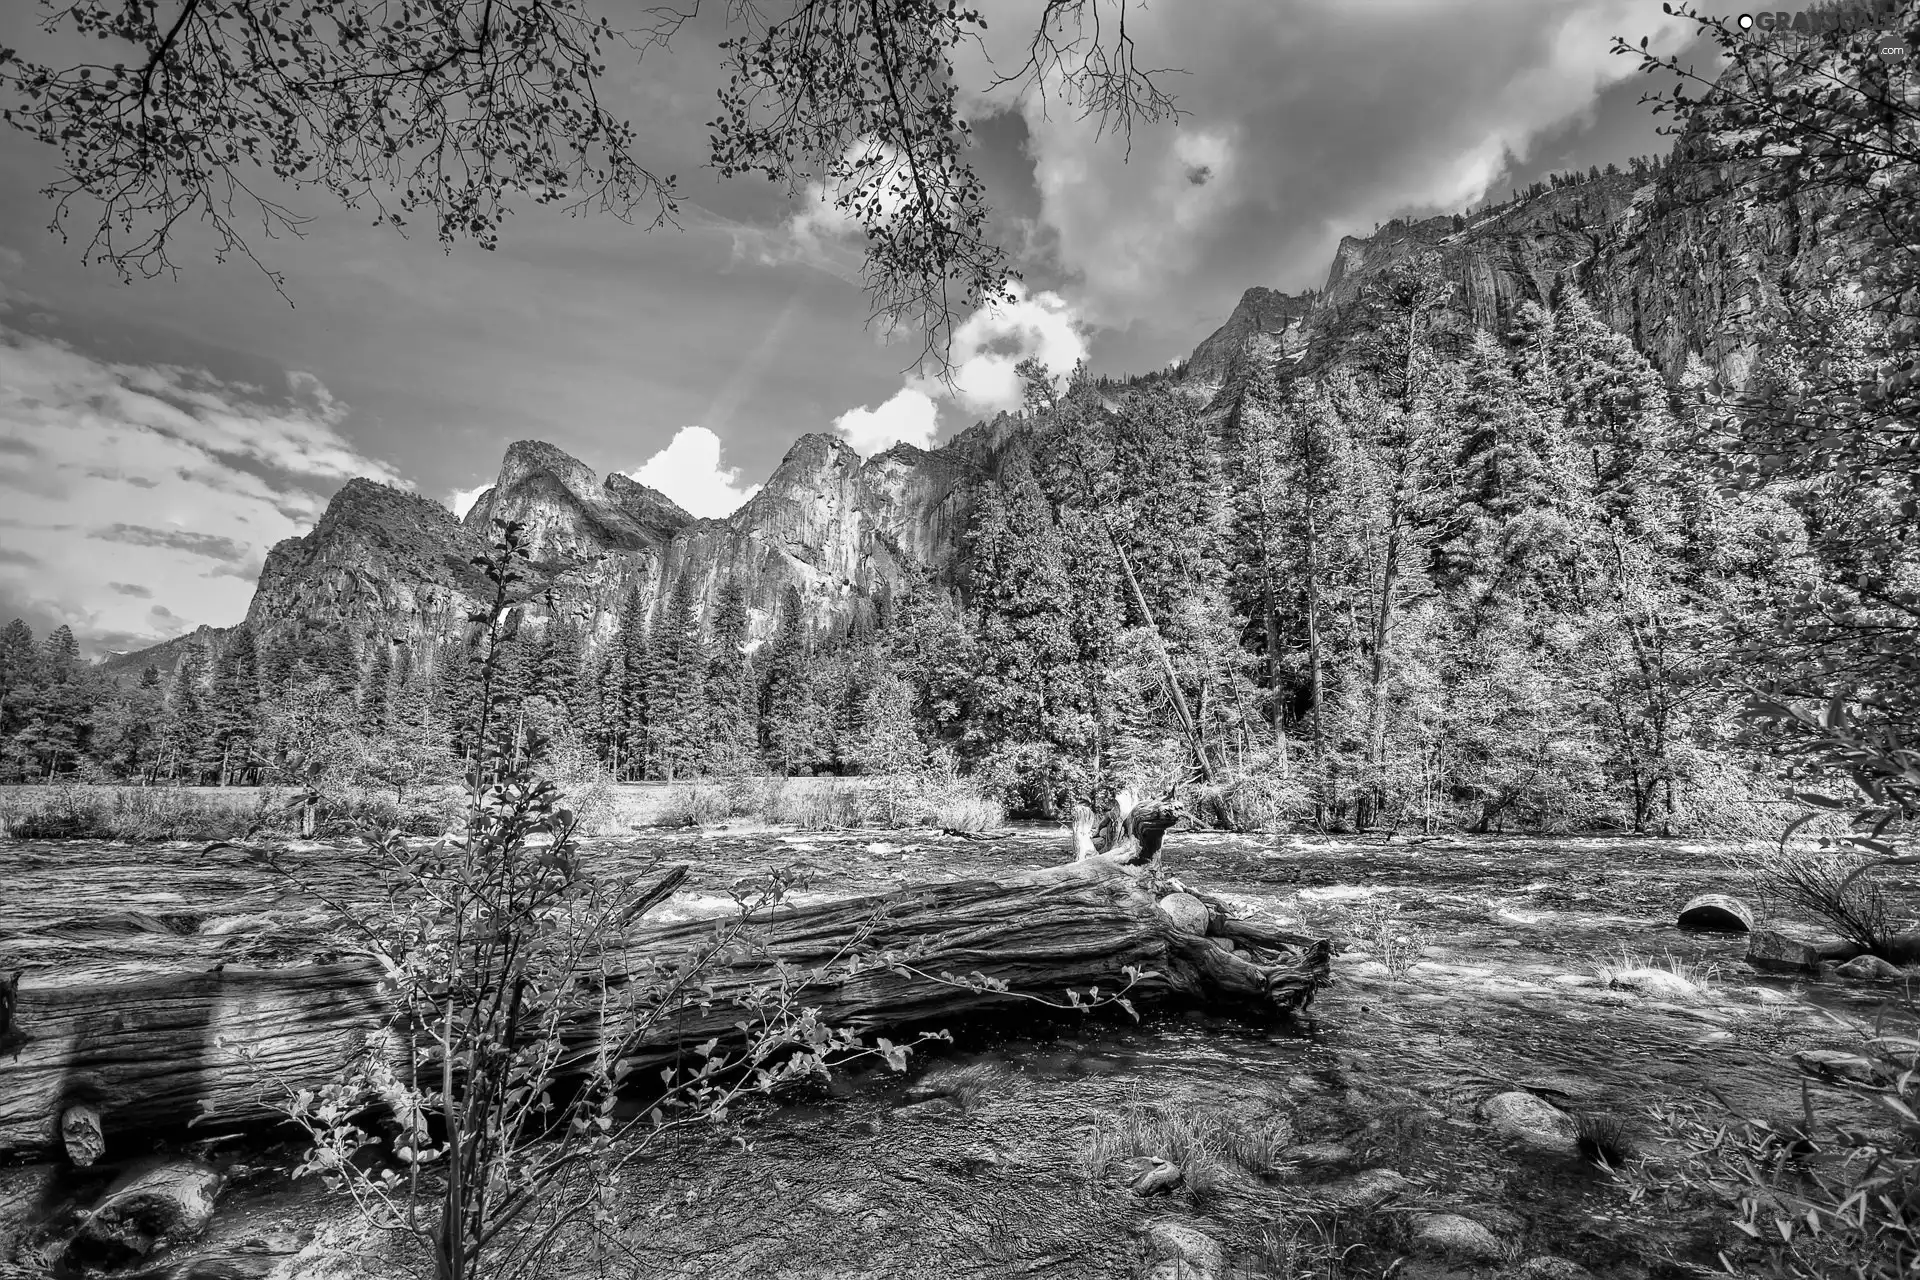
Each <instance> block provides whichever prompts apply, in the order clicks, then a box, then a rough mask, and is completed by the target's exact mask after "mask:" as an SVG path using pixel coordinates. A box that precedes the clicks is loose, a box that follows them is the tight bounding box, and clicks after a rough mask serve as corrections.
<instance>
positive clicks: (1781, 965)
mask: <svg viewBox="0 0 1920 1280" xmlns="http://www.w3.org/2000/svg"><path fill="white" fill-rule="evenodd" d="M1747 963H1748V964H1750V965H1752V966H1753V967H1754V968H1756V969H1762V970H1765V971H1767V972H1769V973H1817V972H1818V971H1819V969H1820V953H1819V952H1818V951H1817V950H1816V949H1814V948H1813V947H1810V946H1808V945H1807V944H1806V943H1804V942H1800V941H1798V940H1796V939H1794V938H1789V937H1788V936H1787V935H1786V934H1784V933H1775V932H1774V931H1773V930H1771V929H1759V930H1756V931H1754V932H1753V933H1752V934H1750V935H1748V937H1747Z"/></svg>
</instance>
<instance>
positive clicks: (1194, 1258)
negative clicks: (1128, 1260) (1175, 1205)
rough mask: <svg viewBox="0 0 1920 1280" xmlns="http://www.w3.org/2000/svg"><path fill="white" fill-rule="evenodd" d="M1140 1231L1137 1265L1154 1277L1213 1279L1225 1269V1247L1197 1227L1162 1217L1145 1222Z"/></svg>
mask: <svg viewBox="0 0 1920 1280" xmlns="http://www.w3.org/2000/svg"><path fill="white" fill-rule="evenodd" d="M1141 1234H1142V1236H1143V1237H1144V1238H1145V1240H1144V1244H1145V1249H1144V1252H1145V1254H1146V1258H1145V1262H1144V1265H1143V1267H1142V1268H1141V1269H1142V1271H1143V1272H1144V1274H1145V1275H1147V1276H1148V1277H1151V1278H1155V1280H1157V1278H1158V1277H1161V1276H1167V1277H1174V1276H1178V1277H1180V1278H1181V1280H1213V1277H1215V1276H1218V1275H1219V1274H1220V1273H1221V1272H1223V1271H1225V1270H1226V1266H1227V1254H1226V1250H1225V1249H1222V1248H1221V1247H1220V1242H1219V1241H1218V1240H1215V1239H1214V1238H1213V1237H1212V1236H1210V1235H1208V1234H1207V1233H1206V1232H1204V1231H1201V1230H1200V1229H1199V1228H1197V1227H1191V1226H1188V1225H1187V1224H1186V1223H1184V1222H1172V1221H1168V1220H1165V1219H1162V1220H1159V1221H1155V1222H1149V1223H1147V1224H1146V1226H1145V1227H1144V1228H1142V1229H1141Z"/></svg>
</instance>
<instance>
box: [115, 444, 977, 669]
mask: <svg viewBox="0 0 1920 1280" xmlns="http://www.w3.org/2000/svg"><path fill="white" fill-rule="evenodd" d="M968 452H971V453H974V454H976V455H986V454H989V453H990V450H989V449H981V448H980V447H979V445H978V442H975V447H974V448H973V449H971V450H969V451H968ZM979 474H980V471H979V468H978V467H977V466H975V465H974V464H972V463H971V462H970V461H968V460H966V459H965V458H964V457H963V456H956V455H955V454H953V453H949V452H948V451H945V450H943V451H941V452H939V453H928V452H926V451H924V450H920V449H915V448H912V447H911V446H908V445H898V446H895V447H894V448H893V449H890V450H888V451H887V452H885V453H882V454H880V455H878V456H876V457H874V458H870V459H863V458H861V457H860V455H859V454H857V453H855V452H854V451H853V450H852V449H850V448H848V447H847V446H846V444H844V443H843V442H841V441H840V440H838V439H837V438H834V437H831V436H825V435H808V436H803V437H801V438H800V440H799V441H798V442H796V443H795V444H794V446H793V448H792V449H790V450H789V451H788V453H787V456H786V458H785V460H784V461H782V463H781V464H780V466H779V468H778V469H777V470H776V471H775V472H774V474H773V476H772V477H771V478H770V479H769V480H768V482H767V483H766V484H765V485H764V486H763V487H762V488H761V490H760V492H759V493H757V494H755V495H754V497H753V499H752V500H751V501H749V502H748V503H747V504H746V505H745V506H743V507H742V508H741V509H740V510H739V511H736V512H735V513H733V514H732V515H731V516H728V517H727V518H726V519H724V520H698V519H695V518H694V517H693V516H691V515H689V514H688V513H687V512H685V511H684V510H682V509H681V508H680V507H679V506H678V505H676V504H675V503H674V502H673V501H672V500H671V499H670V498H668V497H667V496H666V495H665V494H662V493H660V492H658V491H657V490H654V489H651V488H648V487H647V486H646V485H643V484H640V483H638V482H637V481H634V480H632V479H630V478H628V477H627V476H624V475H620V474H618V473H616V474H614V475H610V476H608V477H606V478H605V479H604V480H602V479H600V478H599V477H598V476H596V475H595V473H594V472H593V471H592V469H591V468H589V467H588V466H587V465H586V464H585V463H583V462H581V461H580V460H579V459H577V458H574V457H572V456H570V455H568V454H567V453H565V452H563V451H561V450H560V449H557V448H555V447H554V446H552V445H550V444H545V443H542V442H540V441H533V440H523V441H520V442H518V443H516V444H514V445H512V446H511V447H510V448H509V449H508V450H507V454H506V457H505V459H504V461H503V462H502V463H501V467H500V476H499V479H498V481H497V482H496V483H495V484H494V485H493V487H491V488H490V489H488V490H487V491H486V492H484V493H483V494H482V495H481V496H480V498H479V500H478V501H476V502H475V503H474V505H473V508H472V509H471V510H470V511H469V512H468V513H467V515H466V517H465V519H464V520H456V519H455V518H454V517H453V515H452V513H450V512H449V511H447V509H446V508H444V507H442V506H440V505H439V504H438V503H435V502H430V501H428V500H427V499H424V498H420V497H416V496H414V495H412V494H407V493H403V492H401V491H399V490H397V489H392V488H388V487H387V486H385V485H379V484H375V483H373V482H372V481H367V480H354V481H352V482H350V483H349V484H348V485H347V486H346V487H345V488H343V489H342V490H340V492H339V493H338V494H336V495H335V496H334V499H333V501H332V503H330V504H329V506H328V508H327V511H326V514H325V515H323V516H322V517H321V519H320V522H319V523H318V524H317V525H316V526H315V527H314V529H313V531H312V532H311V533H309V534H307V535H305V536H304V537H300V538H293V539H289V540H287V541H285V542H282V543H280V544H279V545H278V546H276V547H274V549H273V551H272V552H271V554H269V555H268V557H267V562H266V567H265V569H264V570H263V571H262V573H261V576H260V584H259V587H258V588H257V590H256V591H255V594H254V599H253V604H252V607H251V608H250V609H249V611H248V615H247V616H248V621H249V622H250V623H252V625H253V626H254V628H255V630H256V632H258V633H259V634H261V635H263V636H264V635H267V634H271V633H273V632H274V631H276V630H279V629H283V628H288V627H294V626H300V627H316V626H318V627H329V626H339V627H344V628H345V629H346V630H347V631H348V633H349V634H351V635H354V636H355V637H357V638H362V639H364V638H369V637H374V636H379V637H383V638H387V639H392V640H398V641H403V642H414V641H418V640H437V639H446V638H451V637H453V636H457V635H459V634H460V633H461V631H462V630H463V628H464V627H465V626H466V619H467V614H468V612H469V611H470V610H472V609H474V608H476V607H478V605H479V603H480V602H481V600H482V599H483V598H484V595H485V593H486V591H487V583H486V581H485V579H484V577H483V576H482V575H481V574H480V573H479V572H478V571H477V570H476V569H475V568H474V567H473V566H472V565H471V563H470V560H471V557H473V556H474V555H476V554H478V553H479V552H481V551H482V550H484V548H485V545H486V541H487V538H488V536H489V531H490V529H491V527H492V521H494V520H514V521H519V522H520V523H522V524H523V525H525V526H526V530H527V535H528V553H529V557H530V559H531V561H532V565H533V568H534V583H533V586H534V588H535V589H534V590H533V591H532V593H531V595H530V596H529V598H528V600H527V602H526V606H525V613H526V616H528V617H530V618H531V619H533V620H534V625H535V626H539V625H543V624H544V621H545V620H546V619H547V618H549V617H551V616H556V615H558V616H567V617H570V618H571V619H573V620H574V621H575V622H576V623H578V624H579V626H580V627H581V629H582V630H583V631H585V632H586V633H587V634H588V636H589V637H591V638H596V639H601V640H604V639H605V638H606V637H607V636H609V635H610V634H611V633H612V630H613V627H614V622H615V618H616V617H617V615H618V612H619V609H620V605H621V602H622V600H623V599H624V598H625V596H626V594H627V592H628V591H629V590H630V589H632V588H635V587H637V588H638V589H639V591H640V593H641V595H642V597H643V599H644V600H645V601H646V603H647V607H648V609H649V610H653V609H656V608H657V607H658V605H659V603H660V602H661V601H663V600H665V599H666V598H667V596H668V595H669V594H670V593H671V592H672V591H673V590H674V589H675V587H676V585H677V584H678V583H679V582H680V581H682V579H683V578H684V580H685V581H686V582H687V583H688V585H689V588H690V589H691V590H692V591H693V592H694V593H695V596H696V600H697V604H698V608H699V612H700V613H701V615H702V616H703V617H704V616H706V615H707V614H708V613H710V611H711V609H712V607H713V605H714V604H715V602H716V601H717V600H718V598H719V595H720V591H721V589H722V587H723V586H724V585H725V583H726V581H727V579H728V578H729V577H733V578H737V579H738V580H739V581H740V583H741V584H742V586H743V587H744V588H745V589H746V593H747V601H748V606H749V612H750V635H751V638H752V639H755V640H763V639H765V638H766V637H767V636H768V635H770V634H771V633H772V631H773V629H774V627H775V625H776V624H777V620H778V611H779V608H780V604H781V600H782V597H783V596H784V595H785V592H786V589H787V587H788V586H794V587H797V588H799V590H800V594H801V599H802V601H803V605H804V607H805V609H806V611H807V616H808V620H809V623H810V624H811V625H812V626H814V627H816V628H825V627H829V626H833V625H846V624H848V623H850V622H852V621H853V619H854V618H855V617H856V616H858V615H859V614H860V612H861V611H862V610H867V611H871V610H872V609H873V608H875V607H876V604H877V602H878V601H880V600H882V599H884V598H885V596H886V595H887V594H889V593H890V592H891V591H893V590H894V589H895V588H896V587H897V586H898V584H899V583H900V582H901V580H902V579H903V577H904V576H905V575H906V573H907V571H908V568H909V566H911V565H914V564H924V565H926V566H927V567H928V568H930V569H931V570H932V571H933V572H934V574H935V575H936V576H937V577H950V576H951V574H952V572H953V570H954V561H955V556H956V554H957V552H958V548H959V546H960V542H961V535H962V533H963V532H964V530H965V527H966V519H967V515H968V513H969V511H970V509H971V508H970V503H971V500H972V493H973V488H974V485H975V484H976V482H977V479H978V476H979ZM207 639H211V640H214V641H215V642H216V643H217V636H212V635H210V636H209V637H207ZM174 647H179V646H178V642H174ZM141 657H142V655H126V656H125V657H122V658H120V659H117V660H116V661H117V662H118V663H119V664H120V665H121V666H123V667H125V668H126V669H128V670H130V671H138V670H139V668H140V666H142V665H144V663H143V662H142V661H140V659H141ZM175 660H176V661H177V658H176V659H175Z"/></svg>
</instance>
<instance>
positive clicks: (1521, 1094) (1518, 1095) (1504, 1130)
mask: <svg viewBox="0 0 1920 1280" xmlns="http://www.w3.org/2000/svg"><path fill="white" fill-rule="evenodd" d="M1480 1114H1481V1115H1483V1116H1485V1117H1486V1119H1487V1123H1488V1124H1490V1125H1492V1126H1493V1131H1494V1132H1495V1133H1498V1134H1499V1135H1501V1136H1502V1137H1505V1138H1511V1139H1513V1140H1514V1141H1515V1142H1518V1143H1520V1144H1522V1145H1523V1146H1528V1147H1532V1148H1533V1149H1534V1150H1536V1151H1553V1152H1559V1153H1561V1154H1564V1155H1572V1154H1574V1152H1575V1150H1576V1148H1575V1145H1574V1140H1573V1117H1572V1116H1570V1115H1568V1114H1567V1113H1566V1112H1564V1111H1562V1110H1560V1108H1558V1107H1556V1106H1554V1105H1553V1104H1552V1103H1550V1102H1545V1101H1543V1100H1541V1099H1540V1098H1537V1097H1535V1096H1534V1095H1533V1094H1531V1093H1528V1092H1526V1091H1525V1090H1521V1089H1515V1090H1513V1091H1512V1092H1510V1093H1497V1094H1495V1095H1494V1096H1493V1097H1491V1098H1488V1099H1487V1100H1486V1101H1485V1102H1483V1103H1481V1104H1480Z"/></svg>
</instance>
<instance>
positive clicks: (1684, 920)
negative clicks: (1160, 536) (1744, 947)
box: [1679, 893, 1753, 933]
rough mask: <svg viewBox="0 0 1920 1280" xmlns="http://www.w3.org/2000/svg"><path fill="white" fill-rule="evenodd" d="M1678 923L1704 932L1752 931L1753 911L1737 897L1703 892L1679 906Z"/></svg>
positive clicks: (1686, 927) (1682, 926)
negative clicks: (1684, 904)
mask: <svg viewBox="0 0 1920 1280" xmlns="http://www.w3.org/2000/svg"><path fill="white" fill-rule="evenodd" d="M1679 924H1680V927H1681V928H1682V929H1699V930H1701V931H1702V932H1705V933H1752V932H1753V911H1752V910H1751V909H1750V908H1749V907H1748V906H1747V904H1746V903H1744V902H1742V901H1740V899H1738V898H1734V897H1729V896H1728V895H1726V894H1724V893H1703V894H1700V895H1699V896H1698V897H1696V898H1694V899H1693V900H1692V901H1690V902H1688V903H1687V905H1686V906H1684V907H1682V908H1680V920H1679Z"/></svg>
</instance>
